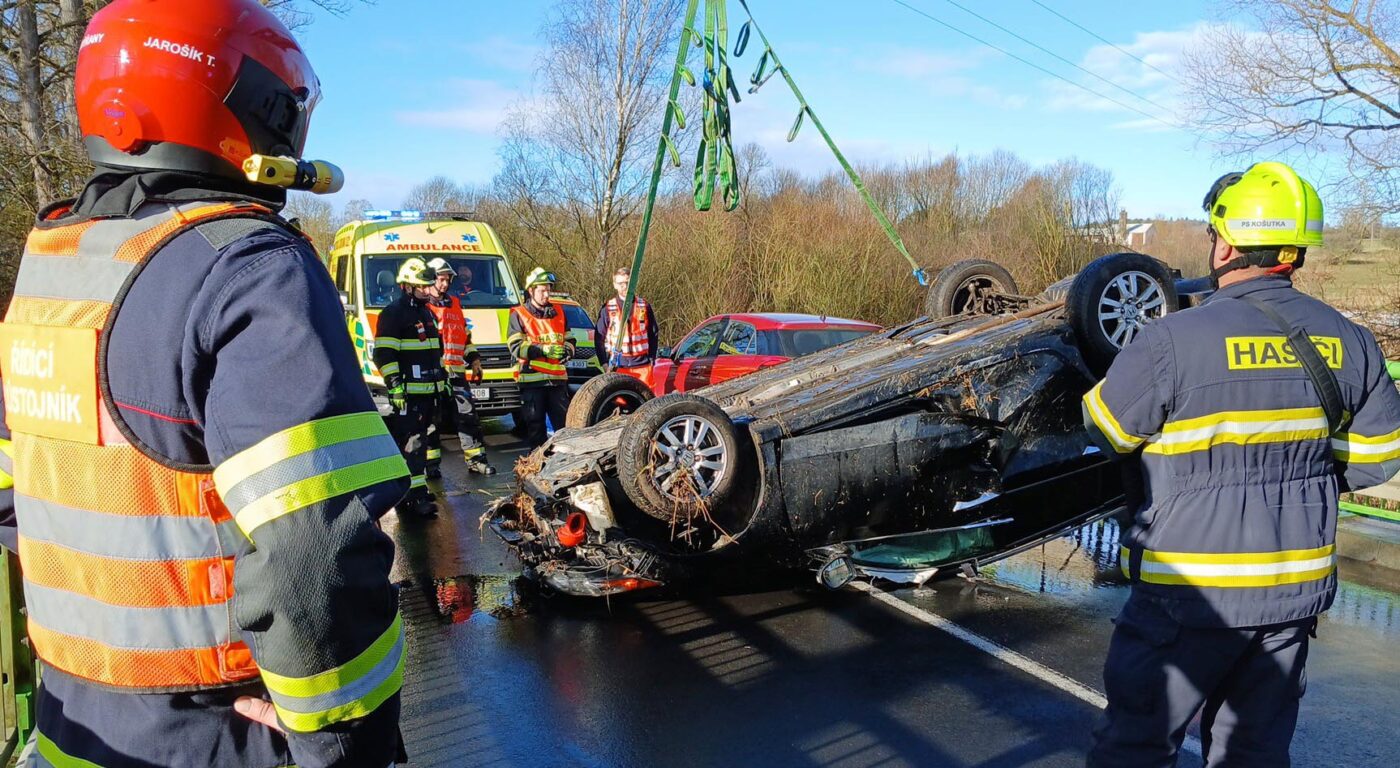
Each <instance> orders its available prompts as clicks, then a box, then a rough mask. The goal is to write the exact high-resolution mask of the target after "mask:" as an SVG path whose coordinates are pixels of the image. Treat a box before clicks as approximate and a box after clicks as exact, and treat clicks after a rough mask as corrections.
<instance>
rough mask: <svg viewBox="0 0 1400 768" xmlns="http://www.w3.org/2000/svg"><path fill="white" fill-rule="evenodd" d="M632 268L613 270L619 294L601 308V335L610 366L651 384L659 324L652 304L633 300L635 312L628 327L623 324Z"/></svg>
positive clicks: (614, 286)
mask: <svg viewBox="0 0 1400 768" xmlns="http://www.w3.org/2000/svg"><path fill="white" fill-rule="evenodd" d="M631 281H632V270H630V269H628V268H627V267H621V268H619V269H618V270H617V271H616V272H614V273H613V290H614V291H615V292H616V293H617V295H616V296H613V297H612V298H610V299H608V300H607V302H605V303H604V304H603V308H602V309H601V310H599V311H598V328H597V330H598V338H599V339H600V340H601V341H602V343H603V353H604V354H605V355H607V359H606V360H605V363H606V364H607V366H608V369H609V370H613V371H617V372H618V373H625V374H627V375H628V376H633V377H635V378H639V379H641V380H642V381H643V382H646V384H647V385H648V386H650V385H651V364H652V363H653V362H654V361H655V360H656V349H657V337H658V335H659V334H658V331H657V325H656V314H655V313H654V312H652V309H651V304H649V303H648V302H647V300H646V299H643V298H642V297H641V296H637V297H636V299H635V301H634V302H633V303H632V315H631V317H630V318H629V319H628V321H627V327H626V328H623V326H622V310H623V308H624V307H626V306H627V287H628V285H629V284H631Z"/></svg>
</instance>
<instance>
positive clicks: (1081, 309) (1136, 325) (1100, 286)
mask: <svg viewBox="0 0 1400 768" xmlns="http://www.w3.org/2000/svg"><path fill="white" fill-rule="evenodd" d="M1177 307H1178V301H1177V295H1176V282H1175V280H1174V278H1173V277H1172V273H1171V270H1170V269H1169V268H1168V267H1167V265H1166V264H1163V263H1162V262H1160V261H1158V260H1157V259H1154V258H1152V257H1151V256H1147V255H1145V254H1141V253H1111V254H1109V255H1107V256H1101V257H1099V258H1098V259H1095V260H1094V261H1091V262H1089V265H1088V266H1087V267H1085V268H1084V269H1082V270H1080V272H1079V274H1078V275H1077V276H1075V278H1074V282H1072V283H1071V284H1070V287H1069V295H1068V296H1066V297H1065V313H1066V315H1067V316H1068V318H1069V322H1070V325H1071V326H1073V328H1074V333H1075V335H1076V336H1077V337H1078V338H1079V346H1080V350H1081V351H1082V352H1083V353H1084V360H1085V362H1087V363H1088V364H1089V367H1090V368H1091V369H1093V371H1094V372H1095V373H1097V374H1100V375H1102V374H1103V373H1104V372H1105V371H1107V370H1108V366H1109V365H1110V364H1111V363H1112V362H1113V358H1114V357H1115V356H1116V355H1117V354H1118V350H1120V349H1122V348H1123V347H1125V346H1127V344H1128V343H1129V342H1131V341H1132V340H1133V339H1135V338H1137V336H1138V334H1139V333H1141V332H1142V329H1143V327H1144V326H1145V325H1147V323H1149V322H1151V321H1153V320H1156V319H1158V318H1160V317H1162V316H1163V315H1166V314H1167V313H1168V312H1175V311H1176V310H1177Z"/></svg>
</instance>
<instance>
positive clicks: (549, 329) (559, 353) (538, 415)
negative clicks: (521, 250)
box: [506, 267, 574, 448]
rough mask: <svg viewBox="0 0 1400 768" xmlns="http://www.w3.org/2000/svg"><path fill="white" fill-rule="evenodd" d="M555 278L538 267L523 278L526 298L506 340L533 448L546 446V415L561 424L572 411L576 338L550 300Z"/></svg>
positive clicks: (513, 314)
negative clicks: (568, 365) (571, 377)
mask: <svg viewBox="0 0 1400 768" xmlns="http://www.w3.org/2000/svg"><path fill="white" fill-rule="evenodd" d="M555 282H556V280H555V277H554V274H553V273H551V272H546V271H545V270H544V269H543V268H542V267H537V268H535V270H534V271H532V272H531V273H530V274H529V276H528V277H526V278H525V301H524V303H522V304H520V305H519V306H517V307H514V308H513V309H511V311H510V326H509V330H508V331H507V339H506V343H507V344H509V345H510V356H511V359H513V360H514V361H515V379H516V381H518V382H519V383H520V400H521V406H520V412H521V416H522V418H523V419H524V421H525V424H524V427H525V442H526V444H527V445H529V447H530V448H537V447H539V446H541V445H544V441H545V439H546V436H547V433H546V429H545V417H546V416H548V417H549V421H550V423H551V424H553V425H554V427H555V428H556V429H558V428H559V427H562V426H564V417H565V415H566V414H568V412H569V372H568V369H567V368H566V367H565V364H566V363H567V362H568V361H569V360H570V359H571V358H572V357H573V356H574V343H573V341H571V340H570V339H569V335H568V331H569V325H568V321H567V320H566V319H565V318H564V311H563V310H562V309H561V308H560V307H558V306H557V305H555V304H553V303H552V302H550V300H549V295H550V290H551V289H552V288H553V287H554V284H555Z"/></svg>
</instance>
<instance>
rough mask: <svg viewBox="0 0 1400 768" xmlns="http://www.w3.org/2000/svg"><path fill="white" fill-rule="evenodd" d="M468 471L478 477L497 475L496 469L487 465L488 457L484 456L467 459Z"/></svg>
mask: <svg viewBox="0 0 1400 768" xmlns="http://www.w3.org/2000/svg"><path fill="white" fill-rule="evenodd" d="M467 469H468V470H469V471H472V472H475V473H477V474H478V475H494V474H496V468H495V467H493V466H491V465H490V464H488V463H486V457H484V456H473V457H471V458H470V459H467Z"/></svg>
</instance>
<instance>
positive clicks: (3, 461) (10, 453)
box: [0, 438, 15, 491]
mask: <svg viewBox="0 0 1400 768" xmlns="http://www.w3.org/2000/svg"><path fill="white" fill-rule="evenodd" d="M14 474H15V449H14V446H13V445H12V444H11V443H10V441H9V440H5V439H2V438H0V491H3V490H7V489H9V488H13V487H15V478H14Z"/></svg>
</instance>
